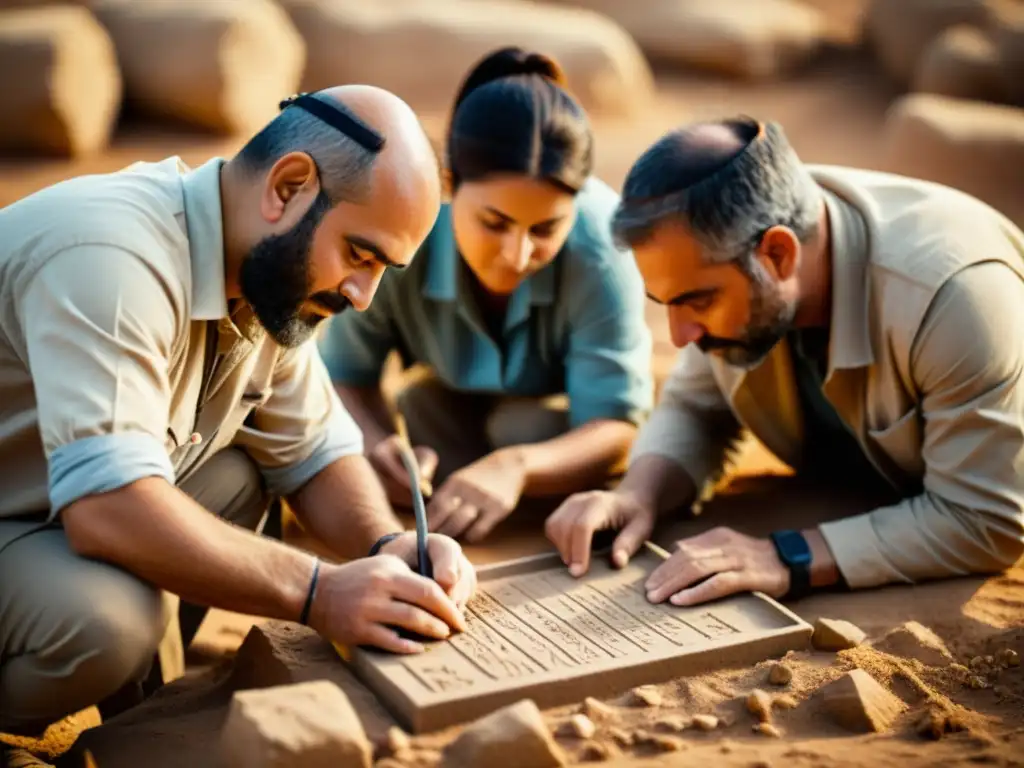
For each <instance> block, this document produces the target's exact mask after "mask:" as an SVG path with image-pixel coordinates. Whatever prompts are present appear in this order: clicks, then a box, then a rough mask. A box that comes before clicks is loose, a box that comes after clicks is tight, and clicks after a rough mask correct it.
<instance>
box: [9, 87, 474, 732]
mask: <svg viewBox="0 0 1024 768" xmlns="http://www.w3.org/2000/svg"><path fill="white" fill-rule="evenodd" d="M439 206H440V186H439V173H438V166H437V159H436V157H435V155H434V152H433V150H432V148H431V146H430V144H429V142H428V140H427V138H426V136H425V134H424V132H423V130H422V128H421V125H420V123H419V121H418V120H417V118H416V116H415V114H414V113H413V112H412V110H411V109H410V108H409V107H408V105H406V104H405V103H404V102H402V101H401V100H400V99H398V98H397V97H396V96H394V95H392V94H390V93H388V92H386V91H383V90H380V89H377V88H372V87H368V86H344V87H338V88H333V89H329V90H326V91H321V92H318V93H316V94H305V95H302V96H299V97H297V98H293V99H291V100H288V101H286V102H283V103H282V110H281V112H280V114H279V115H278V116H277V117H276V118H275V119H274V120H273V121H272V122H270V123H269V124H268V125H267V126H266V127H265V128H264V129H263V130H262V131H261V132H260V133H259V134H257V135H256V136H254V137H253V138H252V139H251V140H250V141H249V142H248V143H247V144H246V145H245V146H244V147H243V148H242V150H241V151H240V152H239V153H238V154H237V155H236V156H235V157H233V158H231V159H229V160H224V159H222V158H214V159H212V160H210V161H209V162H207V163H205V164H203V165H201V166H199V167H198V168H196V169H194V170H192V169H189V168H187V167H186V166H185V165H184V164H183V163H182V162H181V161H180V159H178V158H176V157H172V158H169V159H167V160H164V161H162V162H157V163H139V164H136V165H133V166H131V167H129V168H127V169H125V170H122V171H119V172H117V173H112V174H106V175H95V176H84V177H80V178H75V179H71V180H68V181H64V182H62V183H59V184H56V185H54V186H52V187H49V188H47V189H44V190H42V191H39V192H37V193H35V194H33V195H31V196H29V197H27V198H25V199H23V200H21V201H19V202H17V203H15V204H13V205H11V206H9V207H8V208H6V209H4V210H2V211H0V231H3V232H4V242H3V245H2V246H0V307H2V309H0V488H2V489H3V494H2V495H0V731H6V732H17V733H33V732H37V731H39V730H40V729H41V728H43V727H45V726H46V725H47V724H49V723H51V722H53V721H54V720H57V719H59V718H61V717H63V716H65V715H67V714H69V713H71V712H74V711H77V710H79V709H82V708H83V707H87V706H89V705H93V704H97V703H101V702H110V701H112V699H111V698H110V697H111V696H112V695H113V694H115V692H117V693H118V694H119V696H118V698H121V699H122V700H123V696H124V694H125V691H129V692H131V691H135V692H138V691H139V690H141V689H142V687H143V682H142V681H143V680H144V679H146V678H147V676H148V678H149V679H150V680H152V679H153V678H154V677H160V675H157V674H154V671H156V672H159V671H162V673H163V676H164V677H166V676H168V675H173V674H175V673H176V671H177V672H180V667H181V664H182V662H181V639H179V638H171V639H170V640H171V641H169V640H168V635H169V632H168V627H169V626H170V627H172V628H175V627H176V626H177V625H176V623H175V622H173V621H171V619H172V618H174V617H175V616H176V612H175V611H174V610H171V611H168V605H170V606H171V608H172V609H173V608H174V607H175V606H176V605H177V603H178V599H179V598H180V600H181V601H183V603H187V604H190V605H193V606H200V607H206V606H212V607H218V608H223V609H226V610H230V611H237V612H240V613H246V614H255V615H258V616H265V617H270V618H277V619H284V620H290V621H301V622H304V623H306V624H307V625H309V626H310V627H312V628H314V629H315V630H317V631H318V632H320V633H321V634H322V635H323V636H324V637H326V638H327V639H329V640H332V641H335V642H337V643H340V644H344V645H356V644H370V645H374V646H378V647H381V648H384V649H388V650H391V651H395V652H399V653H415V652H417V651H420V650H422V646H421V645H419V644H417V643H415V642H413V641H411V640H408V639H404V638H403V637H400V635H399V634H398V633H397V632H396V631H395V628H396V627H400V628H404V629H407V630H412V631H414V632H417V633H419V634H421V635H425V636H428V637H436V638H442V637H446V636H447V635H448V634H449V633H450V632H452V631H455V630H459V629H461V628H463V626H464V624H463V617H462V613H461V609H462V607H463V605H464V604H465V602H466V601H467V600H468V599H469V597H470V595H471V593H472V591H473V589H474V587H475V576H474V573H473V568H472V566H471V565H470V564H469V562H468V561H467V560H466V559H465V557H464V556H463V554H462V552H461V550H460V548H459V547H458V545H457V544H456V543H455V542H454V541H452V540H451V539H448V538H446V537H443V536H432V537H431V540H430V542H429V544H430V548H429V551H430V556H431V560H432V562H433V565H434V571H435V579H436V581H434V580H429V579H426V578H422V577H420V576H419V575H417V574H416V573H414V572H413V570H412V569H411V568H410V565H409V564H411V563H414V562H415V549H416V547H415V543H416V542H415V534H414V533H412V532H408V533H403V532H402V527H401V525H400V524H399V522H398V521H397V519H396V518H395V517H394V515H393V512H392V511H391V508H390V506H389V505H388V502H387V500H386V497H385V495H384V493H383V491H382V489H381V486H380V484H379V482H378V481H377V479H376V475H375V473H374V472H373V470H372V469H370V467H369V465H368V464H367V462H366V460H365V459H364V458H363V455H362V454H363V446H362V436H361V434H360V432H359V430H358V429H357V428H356V426H355V423H354V422H353V421H352V419H351V418H350V417H349V416H348V414H347V413H346V412H345V411H344V409H343V408H342V406H341V405H340V402H339V401H338V399H337V396H336V395H335V393H334V390H333V388H332V387H331V384H330V381H329V379H328V376H327V374H326V371H325V369H324V367H323V364H322V363H321V362H320V358H319V356H318V355H317V353H316V349H315V346H314V343H313V340H312V338H313V334H314V332H315V330H316V328H317V325H318V324H319V323H320V322H321V321H322V320H323V319H324V318H327V317H330V316H332V315H334V314H336V313H338V312H342V311H350V310H355V311H363V310H365V309H366V308H367V306H368V305H369V303H370V301H371V299H372V298H373V295H374V292H375V291H376V289H377V285H378V282H379V281H380V278H381V275H382V274H383V273H384V271H385V270H388V269H396V270H401V269H403V268H405V267H406V266H407V265H408V264H409V262H410V260H411V259H412V257H413V255H414V253H415V252H416V250H417V249H418V247H419V246H420V244H421V242H422V241H423V240H424V238H425V237H426V235H427V233H428V232H429V231H430V228H431V226H432V225H433V223H434V219H435V217H436V216H437V213H438V210H439ZM271 498H285V499H287V500H288V502H289V504H290V505H291V507H292V508H293V509H294V510H295V512H296V513H297V515H298V517H299V519H300V521H301V522H302V524H303V526H304V527H305V528H306V529H307V530H308V531H310V532H311V533H312V534H313V535H315V536H317V537H318V538H319V539H320V540H321V541H322V542H323V544H324V545H326V546H327V547H328V548H329V549H331V550H332V551H334V552H335V553H337V554H338V556H339V558H342V559H348V560H349V562H347V563H345V564H342V565H336V564H331V563H328V562H321V561H320V560H319V559H317V558H316V557H314V556H312V555H310V554H308V553H306V552H302V551H299V550H297V549H295V548H292V547H289V546H286V545H284V544H281V543H279V542H276V541H273V540H270V539H267V538H262V537H259V536H257V535H255V534H254V533H252V532H251V531H252V530H254V529H257V528H258V526H259V524H260V522H261V520H262V519H263V516H264V512H265V510H266V508H267V505H268V502H269V500H270V499H271ZM247 529H248V530H247ZM369 555H372V556H369ZM184 615H185V614H184V613H182V616H184ZM201 615H202V614H201V613H200V614H199V618H201ZM192 624H193V626H191V627H187V628H185V627H183V632H182V634H183V635H184V641H185V644H186V645H187V643H188V641H189V640H190V639H191V635H192V634H194V631H195V629H196V628H197V627H198V621H193V622H192ZM172 641H176V642H172ZM175 647H177V651H175V652H168V649H172V651H173V649H174V648H175ZM158 649H159V650H160V651H161V652H160V653H159V654H157V651H158ZM155 656H159V658H160V659H161V662H162V664H163V667H162V670H160V669H156V670H155V669H154V667H153V660H154V657H155ZM175 668H177V669H175ZM137 698H138V696H136V699H137Z"/></svg>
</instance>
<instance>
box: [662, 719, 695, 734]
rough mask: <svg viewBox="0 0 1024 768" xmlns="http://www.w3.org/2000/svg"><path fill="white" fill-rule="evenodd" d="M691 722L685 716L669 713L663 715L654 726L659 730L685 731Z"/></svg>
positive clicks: (670, 731)
mask: <svg viewBox="0 0 1024 768" xmlns="http://www.w3.org/2000/svg"><path fill="white" fill-rule="evenodd" d="M689 725H690V723H689V721H688V720H687V719H686V718H685V717H678V716H675V715H669V716H668V717H663V718H661V719H660V720H658V722H656V723H655V724H654V727H655V728H657V729H658V730H659V731H666V732H668V733H679V732H680V731H685V730H686V728H687V726H689Z"/></svg>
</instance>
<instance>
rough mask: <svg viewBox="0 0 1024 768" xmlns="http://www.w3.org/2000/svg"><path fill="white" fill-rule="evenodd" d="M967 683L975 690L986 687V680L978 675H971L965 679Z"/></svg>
mask: <svg viewBox="0 0 1024 768" xmlns="http://www.w3.org/2000/svg"><path fill="white" fill-rule="evenodd" d="M967 685H968V686H970V687H971V688H973V689H974V690H976V691H980V690H982V689H984V688H988V681H987V680H986V679H985V678H983V677H981V676H980V675H971V676H970V678H968V680H967Z"/></svg>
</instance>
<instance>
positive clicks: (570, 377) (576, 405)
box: [565, 252, 654, 427]
mask: <svg viewBox="0 0 1024 768" xmlns="http://www.w3.org/2000/svg"><path fill="white" fill-rule="evenodd" d="M575 266H576V269H571V270H570V271H569V274H568V275H567V283H568V285H569V286H572V287H570V288H569V289H568V294H569V297H568V302H569V317H570V319H569V325H570V327H569V343H568V354H567V356H566V361H565V385H566V394H568V396H569V418H570V422H571V425H572V426H573V427H579V426H581V425H583V424H586V423H587V422H589V421H593V420H595V419H618V420H621V421H629V422H632V423H634V424H637V425H639V424H641V423H642V422H643V421H644V420H645V419H646V418H647V417H648V416H649V415H650V411H651V407H652V406H653V401H654V377H653V374H652V370H651V349H652V343H653V342H652V339H651V332H650V329H649V328H648V327H647V323H646V320H645V318H644V302H645V294H644V286H643V280H642V278H641V277H640V273H639V271H638V270H637V268H636V264H635V262H634V261H633V259H632V257H631V256H630V255H629V254H625V253H620V252H615V253H613V254H612V255H611V258H610V260H609V261H608V262H606V263H604V264H601V265H599V266H598V265H575ZM574 271H577V272H578V273H577V274H573V272H574Z"/></svg>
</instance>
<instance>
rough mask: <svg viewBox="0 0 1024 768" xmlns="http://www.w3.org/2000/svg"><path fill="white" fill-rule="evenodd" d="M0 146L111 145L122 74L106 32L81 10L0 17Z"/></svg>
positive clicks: (60, 152) (67, 151) (77, 151)
mask: <svg viewBox="0 0 1024 768" xmlns="http://www.w3.org/2000/svg"><path fill="white" fill-rule="evenodd" d="M0 72H4V73H5V74H4V77H3V80H2V82H0V103H2V104H3V114H4V116H3V119H2V120H0V150H6V151H11V152H38V153H42V154H47V155H57V156H64V157H77V156H84V155H89V154H92V153H94V152H97V151H99V150H101V149H104V148H105V147H106V146H107V145H108V144H109V142H110V137H111V134H112V133H113V130H114V125H115V123H116V121H117V115H118V110H119V108H120V105H121V89H122V86H121V74H120V72H119V71H118V68H117V57H116V55H115V53H114V45H113V43H112V42H111V40H110V36H109V35H108V34H107V33H106V31H105V30H104V29H103V27H102V26H100V24H99V23H98V22H97V21H96V19H95V18H94V17H93V15H92V14H91V13H90V12H89V11H88V10H87V9H85V8H82V7H78V6H72V5H66V6H52V7H44V8H25V9H17V10H8V11H4V12H3V13H2V14H0Z"/></svg>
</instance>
